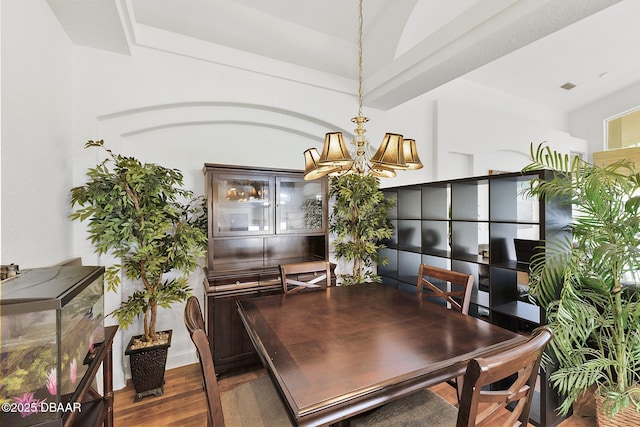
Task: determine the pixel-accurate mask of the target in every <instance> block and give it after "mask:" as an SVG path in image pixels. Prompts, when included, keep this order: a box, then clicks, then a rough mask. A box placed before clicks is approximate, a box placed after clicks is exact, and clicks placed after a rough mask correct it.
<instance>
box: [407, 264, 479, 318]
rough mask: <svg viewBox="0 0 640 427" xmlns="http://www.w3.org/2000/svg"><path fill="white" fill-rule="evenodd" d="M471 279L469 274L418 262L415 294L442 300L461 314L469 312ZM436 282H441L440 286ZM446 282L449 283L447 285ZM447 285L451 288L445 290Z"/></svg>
mask: <svg viewBox="0 0 640 427" xmlns="http://www.w3.org/2000/svg"><path fill="white" fill-rule="evenodd" d="M473 281H474V277H473V275H471V274H465V273H460V272H457V271H452V270H446V269H444V268H438V267H433V266H430V265H426V264H420V267H419V268H418V283H417V295H418V297H420V298H423V297H424V298H434V299H438V300H440V301H444V302H445V303H447V304H448V305H449V306H450V307H451V308H454V309H456V310H458V311H459V312H461V313H462V314H469V303H470V302H471V291H472V290H473ZM434 282H435V283H434ZM438 282H440V283H441V284H442V285H441V286H442V288H441V287H438V286H436V284H437V283H438ZM447 282H448V283H449V284H450V285H447ZM447 286H450V288H451V289H450V290H446V287H447Z"/></svg>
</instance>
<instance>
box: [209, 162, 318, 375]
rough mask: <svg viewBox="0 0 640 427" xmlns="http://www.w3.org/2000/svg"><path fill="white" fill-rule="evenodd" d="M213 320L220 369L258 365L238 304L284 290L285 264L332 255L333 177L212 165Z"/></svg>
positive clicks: (212, 333)
mask: <svg viewBox="0 0 640 427" xmlns="http://www.w3.org/2000/svg"><path fill="white" fill-rule="evenodd" d="M203 172H204V176H205V191H206V197H207V210H208V237H209V241H208V257H207V277H206V283H205V291H206V295H205V298H206V307H205V309H206V319H207V330H208V334H209V340H210V343H211V351H212V353H213V357H214V363H215V365H216V371H217V372H218V373H219V374H223V373H224V372H226V371H228V370H229V369H231V368H235V367H239V366H244V365H248V364H252V363H256V362H258V358H257V355H256V353H255V351H254V349H253V345H252V344H251V341H250V340H249V336H248V335H247V333H246V331H245V329H244V326H243V324H242V321H241V320H240V316H239V315H238V312H237V309H236V301H237V300H239V299H244V298H255V297H258V296H263V295H270V294H276V293H280V292H282V289H281V284H280V277H279V274H280V272H279V265H280V264H284V263H292V262H302V261H312V260H317V259H327V258H328V254H329V252H328V248H329V238H328V232H327V229H328V227H327V217H328V202H327V199H328V194H327V192H328V182H327V180H326V179H319V180H314V181H305V180H304V179H303V175H304V173H303V172H302V171H294V170H285V169H256V168H251V167H246V166H228V165H217V164H209V163H206V164H205V165H204V168H203Z"/></svg>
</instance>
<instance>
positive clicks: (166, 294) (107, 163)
mask: <svg viewBox="0 0 640 427" xmlns="http://www.w3.org/2000/svg"><path fill="white" fill-rule="evenodd" d="M92 147H98V148H102V149H104V150H105V151H106V153H107V157H106V158H105V160H103V161H102V162H101V163H100V164H98V165H97V166H95V167H94V168H90V169H89V171H88V172H87V178H88V179H87V182H86V183H85V184H84V185H81V186H78V187H74V188H72V189H71V205H72V207H73V206H76V205H78V206H79V208H78V209H77V210H76V211H75V212H73V213H72V214H71V218H72V220H80V221H84V220H87V221H88V233H89V240H90V241H91V243H92V244H93V245H94V246H95V251H96V252H97V253H98V254H106V253H109V254H111V255H113V256H114V257H115V258H117V259H119V260H120V262H119V263H117V264H114V265H111V266H109V267H107V269H106V271H105V281H106V282H107V288H108V289H109V290H110V291H116V290H117V289H118V287H119V286H120V284H121V279H120V276H121V274H122V275H124V277H126V278H127V279H129V280H130V281H132V282H133V283H134V284H136V285H137V286H139V288H138V289H136V290H135V291H134V292H133V293H132V294H131V295H130V296H129V297H128V299H127V300H126V301H125V302H123V303H122V304H121V306H120V307H119V308H118V309H116V310H114V311H113V312H112V313H110V315H112V316H114V317H115V318H116V319H117V320H118V323H119V325H120V326H121V327H123V328H125V329H126V328H128V327H129V326H130V325H131V324H132V323H133V321H134V320H135V319H136V318H138V317H142V318H143V324H144V333H143V334H142V335H141V336H139V337H133V338H132V343H130V346H129V347H128V348H127V351H126V354H129V355H130V356H131V375H132V379H133V382H134V385H135V386H136V392H137V395H136V400H139V399H140V398H142V396H144V395H147V394H155V395H159V394H162V383H163V382H164V364H165V362H166V354H167V349H168V347H169V345H170V339H171V333H170V331H166V332H163V333H158V332H157V331H156V322H157V315H158V307H163V308H169V307H170V306H171V304H173V303H175V302H181V301H184V300H186V298H187V297H188V296H189V295H190V288H189V284H188V276H189V273H191V272H193V271H194V270H195V269H196V268H197V267H198V266H199V263H198V257H201V256H203V255H204V252H205V248H206V242H207V234H206V231H204V230H206V228H205V227H206V225H205V223H206V220H205V218H204V215H203V212H202V206H203V204H202V202H201V200H199V199H198V198H194V196H193V193H192V192H191V191H188V190H185V189H183V188H182V173H181V172H180V171H179V170H177V169H168V168H165V167H163V166H159V165H156V164H153V163H141V162H140V161H139V160H137V159H135V158H133V157H125V156H122V155H119V154H115V153H113V152H112V151H111V150H108V149H106V148H105V147H104V141H102V140H100V141H89V142H87V144H86V145H85V148H92ZM169 272H171V274H168V273H169ZM158 341H160V342H158ZM132 346H133V347H132ZM147 350H148V351H151V352H150V353H149V352H148V351H147ZM145 353H146V355H145ZM138 355H139V356H138ZM134 356H135V357H134ZM149 357H150V358H154V359H156V358H160V361H159V362H153V363H149V362H150V361H149V360H147V359H146V358H149ZM162 359H164V360H162ZM138 360H140V363H138V362H137V361H138ZM146 365H149V366H150V367H151V365H158V366H160V368H161V370H159V372H158V373H156V374H151V373H149V372H148V371H147V370H146ZM137 366H140V369H142V370H143V372H141V373H140V374H138V372H137V371H138V369H137V368H136V367H137ZM140 376H141V377H142V378H140ZM150 378H153V380H150Z"/></svg>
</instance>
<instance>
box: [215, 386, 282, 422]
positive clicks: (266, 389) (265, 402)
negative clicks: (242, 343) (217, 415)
mask: <svg viewBox="0 0 640 427" xmlns="http://www.w3.org/2000/svg"><path fill="white" fill-rule="evenodd" d="M220 400H221V402H222V412H223V414H224V422H225V426H226V427H247V426H262V427H287V426H292V425H293V424H292V423H291V421H290V420H289V417H288V415H287V412H286V410H285V408H284V406H283V405H282V400H281V399H280V396H279V395H278V391H277V390H276V389H275V387H274V386H273V383H272V382H271V379H270V378H269V376H267V375H263V376H261V377H259V378H256V379H255V380H252V381H249V382H246V383H242V384H240V385H238V386H236V387H234V388H233V389H231V390H229V391H227V392H224V393H220Z"/></svg>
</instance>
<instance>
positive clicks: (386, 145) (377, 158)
mask: <svg viewBox="0 0 640 427" xmlns="http://www.w3.org/2000/svg"><path fill="white" fill-rule="evenodd" d="M371 163H373V164H374V167H375V166H376V165H379V166H382V167H383V168H387V169H389V168H391V169H406V168H407V163H406V162H405V160H404V142H403V138H402V135H398V134H397V133H387V134H386V135H385V136H384V138H383V139H382V143H381V144H380V147H378V151H376V153H375V154H374V155H373V157H371Z"/></svg>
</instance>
